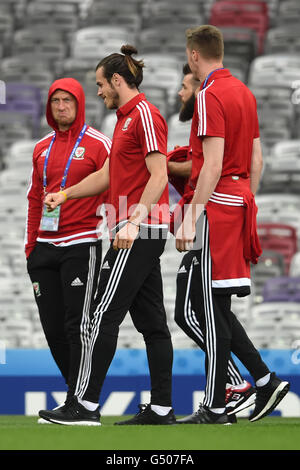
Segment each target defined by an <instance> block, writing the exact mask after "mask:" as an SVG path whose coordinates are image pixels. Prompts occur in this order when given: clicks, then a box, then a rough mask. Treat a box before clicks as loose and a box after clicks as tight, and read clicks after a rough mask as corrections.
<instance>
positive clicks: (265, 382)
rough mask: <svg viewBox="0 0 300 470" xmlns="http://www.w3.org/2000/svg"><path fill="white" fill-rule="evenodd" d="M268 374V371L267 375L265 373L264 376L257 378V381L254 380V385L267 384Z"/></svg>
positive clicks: (261, 385)
mask: <svg viewBox="0 0 300 470" xmlns="http://www.w3.org/2000/svg"><path fill="white" fill-rule="evenodd" d="M270 376H271V374H270V373H268V374H267V375H265V376H264V377H262V378H261V379H259V380H258V381H257V382H256V385H257V386H258V387H263V386H264V385H267V383H268V382H269V380H270Z"/></svg>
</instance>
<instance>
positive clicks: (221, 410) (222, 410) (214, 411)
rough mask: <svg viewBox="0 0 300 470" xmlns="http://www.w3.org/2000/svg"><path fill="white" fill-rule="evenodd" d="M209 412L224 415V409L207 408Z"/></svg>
mask: <svg viewBox="0 0 300 470" xmlns="http://www.w3.org/2000/svg"><path fill="white" fill-rule="evenodd" d="M209 411H212V412H213V413H217V414H218V415H221V414H222V413H225V408H209Z"/></svg>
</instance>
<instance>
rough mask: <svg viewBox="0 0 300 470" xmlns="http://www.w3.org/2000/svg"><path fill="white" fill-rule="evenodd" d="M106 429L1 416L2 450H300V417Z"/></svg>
mask: <svg viewBox="0 0 300 470" xmlns="http://www.w3.org/2000/svg"><path fill="white" fill-rule="evenodd" d="M122 419H125V417H124V416H120V417H116V416H114V417H112V416H105V417H102V418H101V422H102V426H99V427H88V426H84V427H82V426H78V427H76V426H70V427H69V426H60V425H55V424H37V418H36V417H28V416H15V415H10V416H8V415H7V416H4V415H2V416H0V449H1V450H154V449H155V450H299V449H300V418H281V417H276V416H274V417H267V418H264V419H262V420H260V421H257V422H256V423H250V422H249V421H248V420H247V419H238V423H237V424H234V425H232V426H220V425H191V424H190V425H176V426H124V427H123V426H114V425H113V424H114V422H115V421H120V420H122Z"/></svg>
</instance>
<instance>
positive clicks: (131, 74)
mask: <svg viewBox="0 0 300 470" xmlns="http://www.w3.org/2000/svg"><path fill="white" fill-rule="evenodd" d="M121 53H122V54H119V53H114V54H110V55H109V56H107V57H104V59H102V60H101V61H100V62H99V64H98V65H97V67H96V70H98V69H99V68H100V67H103V71H104V77H105V78H106V80H107V81H108V82H109V83H110V82H111V78H112V76H113V74H114V73H118V74H119V75H121V76H122V77H123V78H124V80H125V81H126V83H127V85H128V86H129V87H130V88H134V87H136V88H138V87H139V85H140V83H141V82H142V80H143V67H144V62H143V61H142V60H136V59H133V58H132V57H131V56H132V54H137V50H136V48H135V47H134V46H131V45H130V44H126V45H124V46H122V47H121Z"/></svg>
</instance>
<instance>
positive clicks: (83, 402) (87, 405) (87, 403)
mask: <svg viewBox="0 0 300 470" xmlns="http://www.w3.org/2000/svg"><path fill="white" fill-rule="evenodd" d="M77 398H78V403H80V404H81V405H82V406H84V407H85V408H86V409H87V410H89V411H95V410H96V408H98V406H99V404H98V403H93V402H92V401H87V400H82V398H79V397H77Z"/></svg>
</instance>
